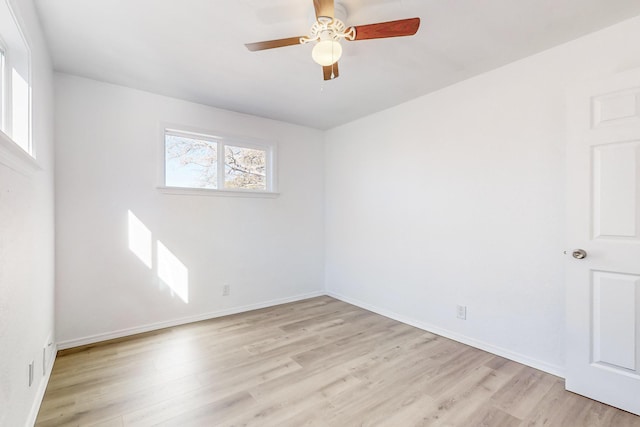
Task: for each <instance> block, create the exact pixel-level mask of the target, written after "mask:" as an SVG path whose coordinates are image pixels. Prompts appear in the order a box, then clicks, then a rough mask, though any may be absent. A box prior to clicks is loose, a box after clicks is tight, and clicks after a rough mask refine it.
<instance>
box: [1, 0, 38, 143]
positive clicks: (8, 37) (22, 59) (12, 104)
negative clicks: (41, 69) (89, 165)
mask: <svg viewBox="0 0 640 427" xmlns="http://www.w3.org/2000/svg"><path fill="white" fill-rule="evenodd" d="M18 22H20V20H19V19H18V18H17V17H16V15H15V14H14V11H13V10H12V9H11V7H10V4H9V2H3V1H0V100H1V102H0V130H1V131H2V132H3V133H4V134H5V135H6V136H8V137H9V138H8V139H7V141H9V143H11V142H13V143H15V144H16V145H18V146H19V147H20V148H22V149H23V150H24V151H26V152H27V153H29V154H32V147H31V51H30V50H29V46H28V44H27V41H26V39H25V37H24V35H23V33H22V30H21V29H20V26H19V24H18ZM3 139H4V138H3Z"/></svg>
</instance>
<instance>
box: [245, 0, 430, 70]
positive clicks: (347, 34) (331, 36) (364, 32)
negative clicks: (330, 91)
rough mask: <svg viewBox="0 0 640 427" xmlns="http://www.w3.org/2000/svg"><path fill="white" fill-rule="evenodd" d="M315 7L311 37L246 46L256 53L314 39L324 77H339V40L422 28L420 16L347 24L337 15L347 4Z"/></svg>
mask: <svg viewBox="0 0 640 427" xmlns="http://www.w3.org/2000/svg"><path fill="white" fill-rule="evenodd" d="M313 7H314V9H315V13H316V22H314V23H313V25H312V26H311V30H310V31H309V35H308V36H300V37H289V38H286V39H278V40H268V41H262V42H256V43H247V44H245V46H246V47H247V49H249V50H250V51H252V52H255V51H258V50H266V49H273V48H276V47H285V46H293V45H297V44H307V43H313V42H315V43H316V45H315V46H314V47H313V51H312V52H311V57H312V58H313V60H314V61H315V62H317V63H318V64H320V65H321V66H322V74H323V76H324V79H325V80H332V79H335V78H336V77H338V76H339V73H338V60H339V59H340V56H341V55H342V46H341V45H340V43H339V40H340V39H344V40H348V41H355V40H370V39H384V38H388V37H401V36H412V35H414V34H415V33H416V32H417V31H418V28H419V27H420V18H409V19H401V20H398V21H389V22H379V23H377V24H369V25H358V26H354V27H347V26H346V25H345V24H344V22H342V21H341V20H340V19H338V18H337V17H336V12H342V15H346V13H344V12H345V10H344V7H343V6H341V5H340V4H337V5H334V0H313ZM336 9H339V10H336Z"/></svg>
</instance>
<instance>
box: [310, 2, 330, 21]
mask: <svg viewBox="0 0 640 427" xmlns="http://www.w3.org/2000/svg"><path fill="white" fill-rule="evenodd" d="M313 7H314V8H315V9H316V18H320V17H321V16H325V17H327V18H331V19H333V14H334V11H333V0H313Z"/></svg>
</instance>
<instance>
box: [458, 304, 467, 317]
mask: <svg viewBox="0 0 640 427" xmlns="http://www.w3.org/2000/svg"><path fill="white" fill-rule="evenodd" d="M456 309H457V311H456V313H457V317H458V319H462V320H467V306H466V305H458V306H456Z"/></svg>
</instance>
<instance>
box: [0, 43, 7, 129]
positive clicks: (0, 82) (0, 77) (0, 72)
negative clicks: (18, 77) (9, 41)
mask: <svg viewBox="0 0 640 427" xmlns="http://www.w3.org/2000/svg"><path fill="white" fill-rule="evenodd" d="M4 56H5V47H4V45H3V44H2V41H1V40H0V130H2V131H4V129H5V125H4V114H5V113H4V112H5V110H6V108H7V107H6V106H5V105H6V100H5V93H6V90H5V84H6V83H5V77H4V76H5V74H6V71H5V70H6V66H5V59H4Z"/></svg>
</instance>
